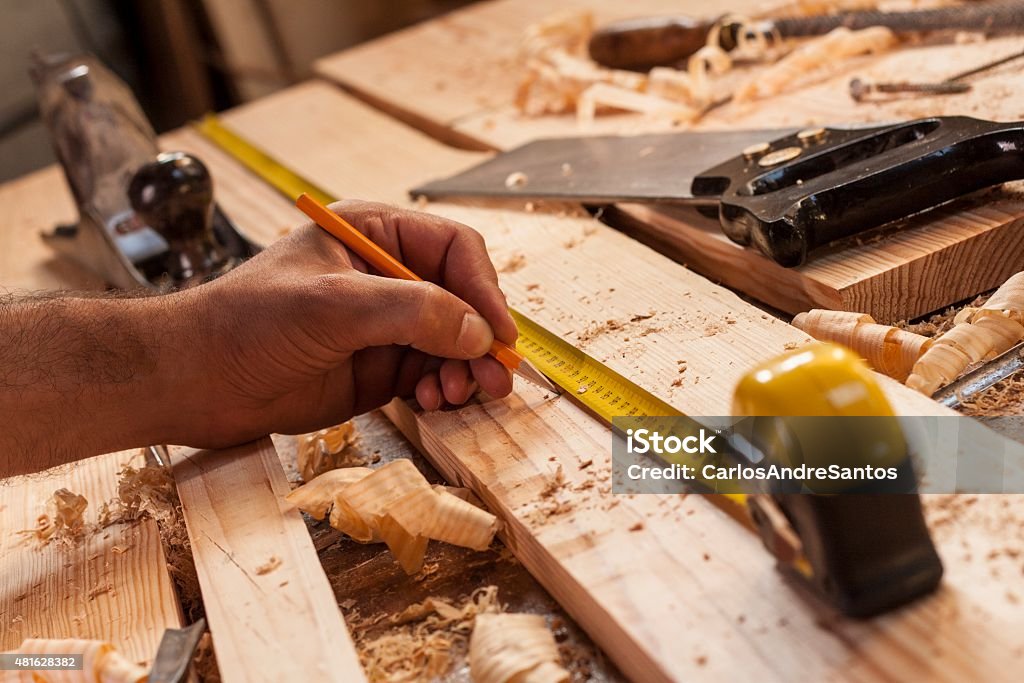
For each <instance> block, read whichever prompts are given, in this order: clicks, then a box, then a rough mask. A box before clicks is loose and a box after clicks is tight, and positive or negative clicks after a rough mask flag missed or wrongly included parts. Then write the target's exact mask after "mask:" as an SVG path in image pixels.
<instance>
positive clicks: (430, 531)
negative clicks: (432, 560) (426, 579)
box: [287, 460, 498, 575]
mask: <svg viewBox="0 0 1024 683" xmlns="http://www.w3.org/2000/svg"><path fill="white" fill-rule="evenodd" d="M287 498H288V500H289V501H290V502H291V503H292V504H294V505H295V506H296V507H298V508H299V509H300V510H302V511H304V512H306V513H308V514H309V515H311V516H313V517H315V518H317V519H323V517H324V516H325V515H327V514H328V512H330V524H331V526H332V527H334V528H335V529H337V530H338V531H341V532H342V533H345V534H347V535H349V536H351V537H352V538H353V539H354V540H356V541H358V542H360V543H378V542H383V543H386V544H387V546H388V549H389V550H390V551H391V554H392V555H393V556H394V557H395V559H396V560H398V563H399V564H400V565H401V566H402V569H403V570H404V571H405V572H406V573H407V574H410V575H412V574H416V573H417V572H419V571H420V570H421V569H422V567H423V557H424V554H425V553H426V549H427V542H428V541H429V540H431V539H433V540H437V541H443V542H445V543H451V544H452V545H458V546H462V547H464V548H472V549H474V550H484V549H486V548H487V547H488V546H489V545H490V544H491V541H492V540H493V539H494V534H495V533H496V532H497V530H498V520H497V518H496V517H495V516H494V515H492V514H491V513H489V512H487V511H485V510H482V509H480V508H479V507H477V506H476V505H474V504H472V503H471V502H469V501H468V500H465V499H464V498H463V497H461V496H460V495H457V494H455V493H452V492H451V491H450V490H448V489H446V488H445V487H443V486H431V485H430V483H429V482H427V480H426V479H425V478H424V477H423V474H422V473H420V471H419V470H417V469H416V466H415V465H413V464H412V462H410V461H409V460H395V461H392V462H390V463H388V464H387V465H385V466H383V467H381V468H379V469H376V470H369V469H366V468H348V469H340V470H332V471H330V472H326V473H325V474H322V475H320V476H319V477H317V478H316V479H314V480H313V481H311V482H309V483H308V484H305V485H304V486H301V487H299V488H297V489H295V490H294V491H292V492H291V493H289V494H288V496H287Z"/></svg>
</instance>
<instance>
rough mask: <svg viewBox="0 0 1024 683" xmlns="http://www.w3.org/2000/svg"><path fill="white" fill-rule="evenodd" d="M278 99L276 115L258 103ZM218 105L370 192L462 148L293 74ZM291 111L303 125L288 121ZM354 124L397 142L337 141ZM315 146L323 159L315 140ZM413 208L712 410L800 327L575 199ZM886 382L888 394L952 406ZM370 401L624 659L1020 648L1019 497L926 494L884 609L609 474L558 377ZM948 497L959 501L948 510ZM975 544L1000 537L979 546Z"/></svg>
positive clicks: (519, 299)
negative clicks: (358, 151)
mask: <svg viewBox="0 0 1024 683" xmlns="http://www.w3.org/2000/svg"><path fill="white" fill-rule="evenodd" d="M310 112H315V113H310ZM286 117H287V118H288V119H289V121H290V122H291V124H292V125H291V126H289V127H287V128H285V127H282V126H279V125H277V122H278V121H280V120H282V119H283V118H286ZM227 122H228V123H229V124H230V125H232V126H233V127H234V128H235V129H236V130H238V131H239V132H241V133H242V134H243V135H246V136H248V137H250V138H251V139H254V140H257V141H258V142H259V144H260V145H261V146H263V147H264V148H265V149H267V150H268V151H269V152H270V153H271V154H273V155H275V156H276V157H278V158H279V159H280V160H281V161H283V162H284V163H286V164H288V165H290V166H292V167H294V168H297V169H300V170H301V171H302V172H303V173H305V174H307V175H308V176H310V177H311V179H312V180H314V181H315V182H317V183H319V184H321V185H322V186H323V187H325V188H326V189H328V190H330V191H332V192H335V193H339V194H345V193H346V192H349V191H350V188H351V187H352V186H353V185H354V184H358V185H359V187H361V188H362V189H363V190H365V191H369V192H372V193H373V194H372V195H370V196H369V198H375V197H380V196H391V197H395V196H400V192H398V191H397V189H396V187H395V182H396V181H398V182H401V183H403V185H402V186H403V187H404V186H408V185H411V184H413V183H415V182H417V181H420V180H422V179H423V178H424V177H426V176H429V175H430V174H436V173H437V172H439V171H447V170H457V168H455V167H457V164H458V163H461V162H462V161H465V160H464V159H456V158H453V157H452V156H450V150H447V148H446V147H444V146H443V145H440V144H439V143H437V142H436V141H434V140H431V139H429V138H427V137H426V136H424V135H422V134H418V133H416V132H415V131H411V130H409V129H407V128H404V127H402V126H400V125H397V124H396V123H394V122H393V121H390V120H389V119H388V118H387V117H386V116H384V115H382V114H381V113H379V112H377V111H373V110H371V109H369V108H368V107H366V106H365V105H363V104H360V103H358V102H356V101H354V100H353V99H352V98H350V97H346V96H345V95H343V94H341V93H337V92H331V91H329V90H325V89H324V88H322V87H317V86H312V85H309V86H304V87H302V88H296V89H293V90H291V91H288V92H287V93H285V94H282V95H281V96H280V97H279V98H277V99H276V100H275V101H266V102H257V103H254V104H251V105H248V106H246V107H244V108H242V109H240V110H238V111H235V112H232V113H230V114H228V116H227ZM327 122H330V123H331V124H332V125H330V126H328V125H327ZM310 129H316V130H318V131H320V133H321V134H320V135H318V136H317V137H316V138H315V139H312V138H307V137H306V136H304V135H296V134H295V131H296V130H310ZM352 130H356V131H360V132H365V134H366V135H372V136H373V137H374V138H379V139H380V140H381V142H382V144H386V145H389V149H390V148H392V147H397V148H400V150H401V152H400V153H396V154H388V155H379V156H378V158H377V159H376V161H375V163H361V164H355V163H352V162H351V160H350V157H349V145H348V140H349V137H350V135H349V131H352ZM362 144H365V145H371V144H372V140H363V141H362ZM307 158H310V159H312V160H313V161H312V162H311V163H309V164H308V165H307V163H306V159H307ZM325 158H330V159H332V160H333V163H323V162H322V161H316V160H318V159H319V160H322V159H325ZM429 159H434V160H436V164H435V165H426V164H427V162H426V161H424V160H429ZM417 175H418V176H419V177H417ZM427 208H428V209H429V210H430V211H433V212H437V213H440V214H443V215H445V216H449V217H451V218H454V219H456V220H460V221H462V222H465V223H467V224H469V225H472V226H474V227H476V228H477V229H479V230H480V231H481V232H482V233H483V234H484V236H485V238H486V239H487V242H488V246H489V249H490V251H491V254H492V257H493V258H494V259H495V262H496V263H497V265H498V267H499V269H500V270H501V271H502V272H501V273H500V278H501V284H502V287H503V289H504V290H505V292H506V294H507V295H508V296H509V302H510V304H511V305H513V306H516V307H518V308H520V310H523V311H524V312H526V313H527V314H528V315H530V317H532V318H534V319H535V320H537V321H538V322H540V323H541V324H543V325H545V326H547V327H548V328H549V329H552V330H554V331H556V332H560V333H561V334H563V335H564V336H565V337H566V338H567V339H569V340H570V341H572V342H573V343H575V344H578V345H580V346H581V347H583V348H585V349H586V350H587V352H588V353H591V354H592V355H594V356H596V357H597V358H599V359H601V360H602V361H604V362H607V363H608V364H609V365H611V366H612V367H613V368H614V369H616V370H618V371H619V372H621V373H623V374H625V375H627V376H629V377H630V378H632V379H634V380H635V381H637V382H638V383H639V384H641V385H642V386H644V387H645V388H647V389H649V390H651V391H653V392H654V393H656V394H657V395H658V396H660V397H661V398H663V399H665V400H668V401H670V402H671V403H672V404H673V405H675V406H676V407H678V408H680V409H681V410H683V411H685V412H688V413H690V414H694V415H701V414H703V415H713V414H727V413H728V412H729V410H730V397H731V394H732V390H733V387H734V385H735V382H736V380H737V378H738V377H739V376H740V375H741V374H742V373H743V372H744V371H745V370H746V369H747V368H748V367H750V365H751V364H752V363H754V362H756V361H757V360H759V359H762V358H767V357H769V356H771V355H773V354H776V353H778V352H780V351H782V350H783V349H784V348H785V347H786V346H787V345H791V344H796V343H801V342H802V341H804V340H805V339H806V338H805V337H804V336H803V335H802V333H800V332H799V331H797V330H795V329H794V328H792V327H790V326H788V325H786V324H785V323H782V322H780V321H778V320H776V319H775V318H773V317H771V316H769V315H767V314H765V313H763V312H761V311H760V310H758V309H756V308H754V307H752V306H750V305H748V304H746V303H744V302H742V301H741V300H740V299H739V298H738V297H736V295H734V294H732V293H731V292H729V291H727V290H725V289H723V288H721V287H718V286H716V285H714V284H712V283H710V282H708V281H707V280H705V279H704V278H703V277H701V276H699V275H697V274H694V273H692V272H690V271H688V270H687V269H685V268H683V267H681V266H679V265H678V264H674V263H672V262H671V261H669V260H668V259H666V258H665V257H663V256H661V255H659V254H657V253H655V252H654V251H652V250H650V249H648V248H647V247H645V246H643V245H641V244H638V243H637V242H635V241H633V240H631V239H629V238H627V237H626V236H624V235H622V234H620V233H618V232H616V231H614V230H611V229H609V228H608V227H606V226H604V225H601V224H600V223H597V222H596V221H594V220H593V219H591V218H590V217H588V216H585V215H571V214H578V213H579V212H578V211H577V210H575V209H574V208H573V207H564V206H562V207H558V206H552V207H544V206H539V207H537V210H536V211H535V212H533V213H527V212H524V211H522V210H519V209H520V208H521V207H512V208H510V207H508V206H505V207H500V206H498V205H495V204H491V205H488V206H483V207H481V206H457V205H451V204H448V205H440V204H438V205H430V206H428V207H427ZM648 316H649V317H648ZM680 361H686V363H685V366H686V367H685V370H683V369H682V368H681V364H680ZM884 384H885V387H886V391H887V394H888V396H889V398H890V400H891V401H892V402H893V404H894V405H895V406H896V407H897V408H898V410H900V411H901V412H903V413H906V414H933V413H935V414H939V413H941V414H949V413H948V411H945V410H944V409H941V408H940V407H938V406H937V405H936V404H935V403H934V402H932V401H930V400H929V399H926V398H925V397H923V396H920V395H918V394H914V393H912V392H909V391H908V390H906V389H904V388H903V387H900V386H898V385H896V384H895V383H893V382H885V383H884ZM388 412H389V416H390V417H392V419H393V420H394V421H395V422H396V424H398V425H399V426H400V427H401V428H402V429H403V431H404V432H405V433H406V434H407V435H408V436H409V437H410V438H411V439H412V440H413V441H414V442H418V443H419V444H420V445H421V447H422V448H423V449H424V450H425V451H426V452H427V453H428V455H429V456H430V458H431V460H432V462H433V463H434V464H435V465H436V466H437V467H438V469H439V470H440V471H441V472H442V473H443V474H444V475H445V477H446V478H447V479H448V480H449V481H450V482H451V483H455V484H461V485H466V486H469V487H470V488H472V489H473V490H474V491H475V492H476V493H477V494H478V495H479V496H480V497H481V498H482V499H483V500H484V501H485V502H486V503H487V504H488V506H489V507H490V508H491V510H492V511H494V512H495V513H496V514H498V515H499V516H501V518H502V519H503V521H504V523H505V524H506V530H505V532H504V538H505V540H506V542H507V543H508V545H509V547H510V548H511V549H512V550H513V552H514V553H515V554H516V556H517V557H519V558H520V560H521V561H522V562H523V563H524V564H525V565H526V566H527V567H528V568H529V569H530V571H531V572H532V573H533V574H534V575H535V576H536V577H537V578H538V580H539V581H541V583H543V585H544V586H545V587H546V588H547V589H548V590H549V591H550V592H551V593H552V595H554V596H555V597H556V599H558V600H559V602H560V603H561V604H562V605H563V606H564V607H565V608H566V609H567V611H569V612H570V614H571V615H572V616H573V617H574V618H575V619H576V620H577V621H578V622H579V623H580V625H581V626H582V627H583V628H584V629H586V630H587V632H588V633H589V634H590V635H591V636H592V637H593V638H594V639H595V641H596V642H597V643H598V644H599V645H601V647H602V648H603V649H604V650H605V652H606V653H607V654H608V655H609V656H610V657H611V658H612V659H613V661H615V663H616V664H617V665H618V666H619V667H621V668H622V670H623V671H624V672H625V673H626V674H627V675H629V676H631V677H632V678H634V679H636V680H693V679H699V680H720V679H722V680H724V679H726V678H728V679H731V680H749V679H751V678H753V677H755V676H757V677H758V680H767V681H776V680H777V681H789V680H833V679H835V680H859V681H895V680H909V679H914V680H927V681H955V680H976V679H985V678H989V679H992V680H1010V679H1012V678H1013V674H1012V673H1011V672H1012V671H1013V670H1014V667H1016V666H1019V664H1020V658H1021V655H1022V652H1024V649H1022V648H1024V628H1022V627H1024V613H1022V610H1021V609H1020V608H1019V605H1018V603H1016V602H1011V600H1010V599H1009V598H1007V597H1006V596H1007V595H1014V596H1015V595H1016V591H1018V588H1017V584H1018V583H1019V582H1018V577H1019V572H1020V570H1021V566H1020V560H1019V559H1014V558H1015V557H1016V558H1019V556H1020V553H1021V552H1022V551H1024V531H1022V529H1021V528H1020V524H1019V522H1018V521H1013V520H1019V519H1021V517H1022V516H1024V497H1021V496H979V497H973V500H971V501H970V502H966V500H965V498H964V497H941V498H936V499H934V501H929V506H930V508H931V510H930V515H931V516H932V518H933V519H934V520H940V521H941V524H940V523H939V521H936V529H937V532H936V538H937V540H938V542H939V544H940V552H941V553H942V555H943V559H944V561H945V563H946V566H947V577H948V578H947V579H946V582H945V586H944V588H943V589H942V590H941V591H940V592H939V593H938V594H937V595H935V596H932V597H931V598H928V599H926V600H923V601H921V602H919V603H917V604H916V605H915V606H913V607H911V608H908V609H905V610H901V611H899V612H897V613H895V614H892V615H889V616H886V617H884V618H882V619H878V620H874V621H871V622H866V623H860V622H851V621H848V620H843V619H838V618H836V617H834V616H830V615H827V614H823V613H822V612H820V611H819V610H817V609H816V608H814V607H813V605H812V604H811V603H809V602H808V601H806V600H805V599H803V598H802V597H801V596H800V595H799V594H798V593H797V591H796V590H795V589H794V588H793V587H792V586H790V585H789V584H788V583H787V582H786V581H784V580H783V579H782V578H781V576H780V575H779V574H778V573H777V572H776V571H775V570H774V569H773V567H772V561H771V559H770V558H769V556H768V555H767V554H766V553H765V552H764V551H763V549H762V548H761V547H760V544H759V541H758V540H757V539H756V538H754V537H753V536H752V535H750V534H748V533H747V532H746V531H744V530H743V529H741V528H740V527H739V526H738V525H736V524H734V523H733V522H732V521H731V520H729V519H727V518H726V517H725V516H724V515H723V514H722V513H721V512H719V510H718V509H716V508H714V507H713V506H712V505H710V503H709V502H708V501H706V500H704V499H703V498H702V497H701V496H687V497H680V496H634V497H628V496H613V495H611V493H610V489H609V471H610V462H609V453H610V445H611V437H610V434H609V432H608V430H607V429H606V428H605V427H603V426H602V425H600V424H599V423H598V422H597V421H595V420H594V419H593V418H592V417H591V416H589V415H588V414H586V413H584V412H583V411H582V410H581V409H580V408H579V407H577V406H576V404H574V403H572V402H571V401H569V400H566V399H565V398H559V399H552V398H551V397H545V396H544V395H543V394H541V393H539V392H538V391H537V390H535V389H533V388H532V387H530V386H523V385H520V386H517V389H516V393H515V394H514V395H513V396H512V397H510V398H509V399H506V400H501V401H490V402H487V403H477V404H473V405H471V406H469V407H466V408H464V409H461V410H458V411H445V412H438V413H430V414H418V413H415V412H413V411H411V410H410V409H409V408H408V407H407V406H405V405H404V404H392V405H391V406H390V407H389V410H388ZM590 460H592V461H593V462H592V464H591V465H589V466H586V467H583V465H584V463H586V462H587V461H590ZM559 467H561V469H562V471H563V473H564V477H565V480H566V481H565V483H564V484H563V485H562V487H561V488H560V489H559V487H558V486H557V485H555V489H556V492H555V493H554V500H562V501H565V502H566V504H567V505H566V508H565V509H562V510H561V511H552V510H551V509H550V507H551V506H550V503H551V502H552V499H551V498H545V496H543V495H542V492H543V491H544V490H545V489H547V488H549V487H551V486H552V485H553V482H554V480H555V478H556V471H557V469H558V468H559ZM956 506H962V508H963V509H964V510H969V511H970V514H969V515H964V516H963V518H962V519H961V516H960V514H959V512H956V513H950V508H951V507H956ZM631 529H634V530H631ZM993 551H995V552H997V553H1002V554H1000V555H999V559H998V561H997V563H996V564H993V562H992V561H991V560H990V559H988V558H989V557H990V556H991V554H992V552H993ZM1015 553H1016V555H1014V554H1015ZM1014 599H1016V598H1014Z"/></svg>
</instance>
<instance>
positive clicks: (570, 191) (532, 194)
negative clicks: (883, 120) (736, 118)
mask: <svg viewBox="0 0 1024 683" xmlns="http://www.w3.org/2000/svg"><path fill="white" fill-rule="evenodd" d="M797 130H798V129H795V128H793V129H769V130H742V131H716V132H700V133H697V132H685V133H659V134H651V135H637V136H630V137H622V136H598V137H577V138H549V139H542V140H536V141H534V142H529V143H527V144H525V145H523V146H521V147H517V148H515V149H513V150H510V151H508V152H504V153H501V154H498V155H497V156H495V157H494V158H492V159H489V160H488V161H485V162H483V163H482V164H479V165H477V166H474V167H473V168H470V169H469V170H467V171H463V172H462V173H459V174H457V175H454V176H452V177H450V178H445V179H443V180H435V181H433V182H430V183H427V184H425V185H421V186H420V187H417V188H415V189H413V190H410V194H411V195H412V196H414V197H415V196H424V197H426V198H428V199H440V198H444V197H499V198H504V197H517V198H521V199H527V200H531V199H552V200H565V201H577V202H581V203H584V204H611V203H615V202H642V203H658V204H715V203H716V202H715V200H714V198H713V197H699V198H696V197H694V196H693V194H692V193H691V191H690V185H691V184H692V182H693V179H694V178H695V177H696V176H697V175H699V174H700V173H702V172H704V171H706V170H708V169H709V168H713V167H714V166H717V165H718V164H721V163H722V162H725V161H727V160H728V159H730V158H732V157H734V156H736V155H738V154H740V153H742V151H743V150H744V149H747V148H748V147H751V146H752V145H757V144H760V143H764V142H770V141H772V140H777V139H779V138H781V137H785V136H786V135H790V134H793V133H795V132H796V131H797Z"/></svg>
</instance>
